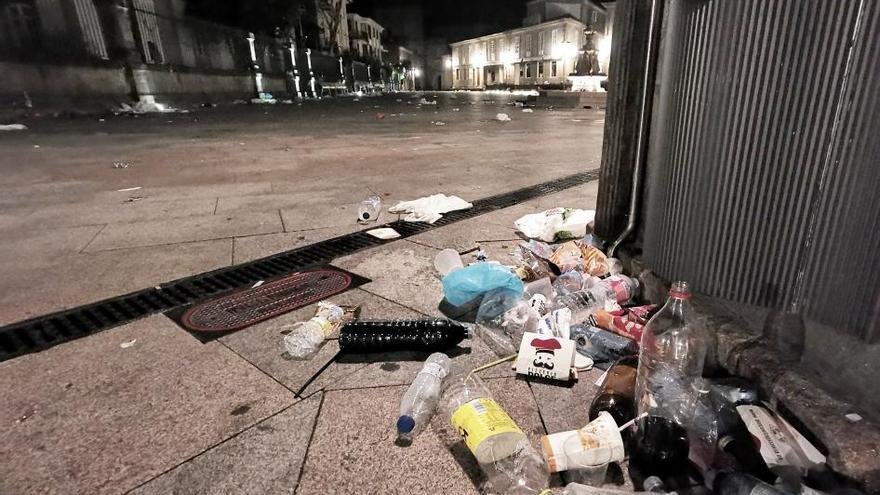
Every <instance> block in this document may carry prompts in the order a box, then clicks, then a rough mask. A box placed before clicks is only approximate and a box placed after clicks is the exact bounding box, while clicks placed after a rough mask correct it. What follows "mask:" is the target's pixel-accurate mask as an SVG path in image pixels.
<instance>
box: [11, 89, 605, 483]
mask: <svg viewBox="0 0 880 495" xmlns="http://www.w3.org/2000/svg"><path fill="white" fill-rule="evenodd" d="M452 96H455V97H456V98H458V99H459V100H460V101H457V102H453V101H450V100H449V98H451V97H452ZM452 96H451V95H441V101H442V105H441V106H442V108H441V109H440V110H436V111H438V112H439V113H438V114H434V113H432V112H433V111H435V110H432V109H425V108H422V109H417V108H416V107H415V106H414V105H407V104H406V101H403V102H396V101H395V99H394V98H393V97H390V98H385V99H376V100H372V99H364V100H362V101H361V102H351V101H349V102H311V103H309V104H306V105H304V106H303V107H301V108H300V109H299V110H298V109H297V108H286V109H285V108H271V109H266V110H265V111H266V112H269V114H268V115H267V114H264V113H263V109H262V108H260V109H254V108H242V109H240V110H235V113H223V112H221V111H219V110H218V112H217V114H213V113H208V114H202V113H194V114H188V115H186V116H182V115H170V116H165V115H163V116H158V117H157V116H150V117H145V118H143V120H144V121H145V122H146V123H139V122H136V121H134V120H133V119H131V118H124V119H122V118H118V119H117V121H114V125H112V126H109V125H108V126H106V127H107V130H101V131H94V132H105V133H106V134H102V135H96V134H94V132H91V131H90V130H89V126H92V127H94V128H102V129H103V127H102V126H104V125H105V124H107V123H108V122H110V120H112V118H108V120H107V121H105V122H102V123H98V122H89V123H84V124H82V125H78V126H73V125H72V124H69V123H67V122H49V123H43V124H41V123H39V122H38V123H30V125H31V127H32V129H34V132H32V133H28V134H24V135H19V136H17V137H15V138H10V137H6V136H4V137H3V143H2V145H4V146H5V147H6V148H9V149H10V150H11V151H10V153H7V154H6V156H5V157H3V158H0V168H2V169H3V170H4V173H5V174H6V176H7V178H8V180H6V181H4V184H3V185H2V186H0V190H2V191H3V194H0V231H2V232H3V233H4V234H5V235H3V236H2V237H0V261H2V266H3V270H4V272H3V273H4V277H3V278H2V281H0V285H2V287H3V290H2V291H0V294H2V296H0V315H2V323H4V324H5V323H11V322H13V321H16V320H20V319H22V318H26V317H29V316H34V315H39V314H42V313H45V312H47V311H52V310H58V309H62V308H65V307H70V306H74V305H77V304H82V303H85V302H90V301H94V300H97V299H100V298H102V297H108V296H113V295H116V294H119V293H122V292H126V291H131V290H136V289H139V288H143V287H148V286H150V285H154V284H156V283H160V282H165V281H168V280H170V279H173V278H176V277H181V276H186V275H190V274H193V273H198V272H201V271H205V270H210V269H214V268H217V267H221V266H226V265H229V264H230V263H240V262H243V261H247V260H250V259H254V258H258V257H262V256H266V255H270V254H274V253H276V252H279V251H281V250H287V249H291V248H293V247H296V246H299V245H304V244H308V243H311V242H315V241H317V240H320V239H323V238H328V237H332V236H335V235H339V234H341V233H345V232H349V231H353V230H357V229H359V228H360V227H359V226H357V225H356V224H354V223H353V222H352V221H351V219H352V218H353V216H354V215H353V210H354V208H355V207H356V206H355V204H356V201H357V200H360V199H361V197H362V196H365V195H366V194H368V193H369V189H372V190H375V191H376V192H379V193H381V194H383V195H385V194H387V196H385V197H386V198H387V201H388V202H392V201H395V200H398V199H412V198H414V197H417V196H421V195H425V194H430V193H434V192H446V193H448V194H460V195H462V196H463V197H465V198H466V199H476V198H479V197H483V196H488V195H491V194H495V193H498V192H503V191H508V190H511V189H515V188H517V187H522V186H525V185H529V184H532V183H536V182H541V181H544V180H549V179H551V178H554V177H560V176H563V175H567V174H570V173H573V172H577V171H583V170H586V169H590V168H596V166H597V165H598V160H599V154H600V147H601V145H600V136H601V119H602V115H601V114H600V113H597V112H590V111H586V110H567V111H554V112H548V111H544V110H537V111H536V112H535V113H533V114H520V113H518V112H517V110H516V109H515V108H513V107H508V106H504V103H503V102H499V101H495V99H496V98H500V97H496V96H490V95H483V94H466V95H452ZM402 98H404V99H405V98H406V97H405V96H404V97H402ZM483 100H489V101H492V103H488V102H484V101H483ZM470 102H473V103H474V105H469V104H468V103H470ZM373 105H379V106H380V107H383V109H382V111H384V112H386V113H388V114H390V113H394V112H400V111H402V110H403V109H407V112H408V113H410V114H413V113H415V114H417V116H412V115H409V116H405V117H403V118H402V119H410V120H409V121H407V120H403V121H401V122H389V119H393V118H395V117H386V119H385V120H381V121H376V120H375V117H374V116H373V113H375V112H376V111H377V110H376V109H373V108H372V106H373ZM458 106H461V107H462V110H461V111H460V112H454V113H453V112H452V111H451V108H457V107H458ZM483 107H485V108H483ZM389 108H393V110H392V109H389ZM360 110H364V113H363V114H361V113H360ZM504 110H506V111H508V112H509V113H511V115H512V118H513V119H514V120H513V122H511V123H508V124H498V123H495V122H491V121H490V120H489V119H490V118H491V116H492V115H494V113H495V112H497V111H504ZM296 111H301V112H302V113H303V115H305V116H307V117H308V116H311V117H312V118H313V120H314V122H303V118H302V116H294V115H293V114H294V112H296ZM229 112H232V111H231V110H230V111H229ZM273 112H274V114H273ZM321 112H326V113H325V114H326V115H332V116H333V118H332V119H330V122H329V123H328V122H322V121H320V118H319V116H320V115H322V113H321ZM420 112H421V113H420ZM273 115H274V116H273ZM435 115H439V116H440V117H439V118H442V119H443V120H445V121H447V122H448V124H449V125H447V126H444V127H441V128H435V127H434V126H431V124H430V123H429V122H430V120H431V119H437V118H438V117H436V116H435ZM575 116H577V118H576V119H573V117H575ZM233 118H234V119H238V120H236V121H235V122H230V119H233ZM533 118H534V120H532V121H528V120H527V119H533ZM159 119H161V120H159ZM165 119H167V120H174V121H175V122H181V119H187V121H188V122H189V121H191V120H192V119H200V121H201V122H190V124H192V125H186V126H183V125H181V126H179V127H176V128H172V127H171V126H174V124H167V123H166V122H165ZM572 120H579V121H580V122H572ZM583 120H588V121H589V122H583ZM245 124H247V125H250V126H252V129H250V130H245V131H243V130H242V129H245V128H247V126H246V125H245ZM355 124H356V125H355ZM41 125H43V126H44V127H43V128H42V129H41V127H40V126H41ZM346 126H354V127H352V128H351V129H349V130H346V129H347V127H346ZM376 126H379V127H384V129H379V130H377V129H376V128H375V127H376ZM476 131H481V132H479V133H478V132H476ZM123 138H124V139H123ZM575 138H577V139H575ZM239 140H240V142H245V143H246V144H245V145H239V144H238V143H239ZM40 143H42V144H40ZM33 144H40V148H33ZM7 145H8V146H7ZM248 146H253V147H254V148H256V149H253V150H248V151H244V150H243V149H242V148H247V147H248ZM286 146H291V147H293V148H295V149H296V153H294V152H291V151H285V150H284V147H286ZM116 159H129V160H133V161H134V164H133V165H132V166H131V167H129V168H127V169H113V168H112V166H111V164H112V161H113V160H116ZM137 185H142V186H143V189H142V190H138V191H134V192H126V193H117V192H116V189H122V188H125V187H134V186H137ZM596 189H597V183H595V182H593V183H589V184H586V185H584V186H580V187H577V188H573V189H569V190H566V191H563V192H560V193H557V194H553V195H548V196H544V197H541V198H537V199H535V200H532V201H528V202H526V203H522V204H519V205H516V206H514V207H511V208H507V209H504V210H500V211H496V212H493V213H490V214H486V215H482V216H479V217H476V218H473V219H470V220H466V221H462V222H458V223H455V224H451V225H449V226H446V227H442V228H438V229H435V230H432V231H429V232H426V233H423V234H421V235H418V236H414V237H412V238H409V239H406V240H399V241H395V242H392V243H389V244H386V245H383V246H380V247H377V248H374V249H371V250H367V251H363V252H360V253H356V254H354V255H351V256H348V257H345V258H339V259H337V260H335V261H334V264H336V265H338V266H340V267H342V268H345V269H347V270H350V271H352V272H354V273H357V274H360V275H363V276H366V277H369V278H371V279H372V282H371V283H369V284H366V285H364V286H362V287H360V288H358V289H354V290H351V291H348V292H346V293H344V294H342V295H340V296H339V297H336V298H332V300H333V301H334V302H337V303H340V304H360V305H361V306H362V309H363V311H362V315H363V317H365V318H400V317H422V316H434V315H438V314H439V312H438V311H437V305H438V303H439V302H440V299H441V298H442V293H441V290H440V284H439V280H438V278H437V276H436V274H435V273H434V270H433V266H432V261H433V257H434V255H435V254H436V253H437V252H439V250H440V249H442V248H446V247H453V248H456V249H459V250H460V251H464V250H467V249H470V248H472V247H475V246H476V244H477V243H479V244H480V245H481V246H482V247H484V248H485V249H486V250H487V251H488V253H489V254H490V256H491V257H493V258H495V259H498V260H500V261H502V262H504V261H505V260H507V259H509V255H510V254H509V253H510V252H511V251H512V250H513V248H514V247H515V245H516V243H517V241H518V238H517V236H516V234H515V232H514V228H513V220H514V219H515V218H517V217H518V216H520V215H522V214H524V213H528V212H534V211H540V210H543V209H546V208H549V207H552V206H559V205H565V206H577V207H583V208H592V207H594V204H595V196H596ZM130 195H141V196H144V197H145V198H144V199H143V200H139V201H135V202H131V203H125V202H123V201H124V200H125V199H126V198H127V197H129V196H130ZM313 312H314V306H309V307H305V308H302V309H300V310H297V311H294V312H291V313H289V314H287V315H284V316H281V317H278V318H275V319H273V320H269V321H266V322H263V323H260V324H258V325H255V326H252V327H249V328H246V329H244V330H241V331H239V332H236V333H233V334H230V335H227V336H224V337H222V338H220V339H218V340H216V341H213V342H210V343H207V344H202V343H201V342H199V341H197V340H196V339H195V338H193V337H192V336H190V335H189V334H188V333H186V332H184V331H182V330H181V329H180V328H178V327H177V326H176V325H175V324H174V323H172V322H171V321H170V320H168V319H167V318H165V317H164V316H161V315H158V316H152V317H149V318H145V319H141V320H138V321H135V322H132V323H130V324H127V325H124V326H121V327H117V328H113V329H110V330H107V331H104V332H101V333H98V334H95V335H92V336H89V337H85V338H82V339H79V340H75V341H73V342H69V343H66V344H63V345H60V346H57V347H54V348H51V349H49V350H46V351H43V352H40V353H37V354H31V355H26V356H22V357H19V358H16V359H13V360H10V361H5V362H2V363H0V390H2V391H3V396H4V400H3V401H0V425H2V428H0V493H2V494H30V493H64V494H68V493H87V494H95V493H138V494H153V493H155V494H159V493H162V494H166V493H181V494H191V493H212V494H213V493H224V494H226V493H248V494H254V493H298V494H312V493H315V494H317V493H320V494H328V493H340V494H341V493H389V494H394V493H401V494H403V493H406V494H419V493H437V492H438V491H441V490H442V491H444V492H446V493H456V494H457V493H478V487H479V485H480V483H481V482H482V479H481V474H480V472H479V469H478V468H477V466H476V465H475V464H474V461H473V459H472V458H471V457H470V455H469V453H468V452H467V451H466V449H465V448H464V447H463V444H462V443H461V442H460V441H459V440H458V438H457V437H456V436H455V435H454V434H453V432H452V431H451V429H450V428H449V427H448V426H447V425H446V422H445V418H440V417H436V418H435V420H434V421H433V423H432V426H431V428H429V429H427V430H426V431H425V432H424V433H423V434H422V435H420V436H419V437H418V438H417V439H416V441H415V442H414V444H413V445H412V446H410V447H407V448H403V447H396V446H395V445H394V436H395V435H394V429H393V425H394V420H395V419H396V415H397V408H398V406H399V400H400V396H401V395H402V393H403V391H404V390H405V389H406V386H407V384H409V383H410V382H411V381H412V379H413V378H414V377H415V374H416V373H417V371H418V370H419V369H420V368H421V364H422V361H423V360H424V358H425V357H426V356H425V355H423V354H418V353H394V354H380V355H354V356H346V357H342V358H339V359H335V360H334V357H335V355H336V352H337V350H338V346H337V344H336V341H335V339H331V340H330V341H328V342H327V343H326V345H325V346H324V347H323V349H322V350H321V352H319V353H318V355H317V356H315V357H314V358H312V359H311V360H309V361H292V360H288V359H285V356H284V352H283V346H282V338H283V333H282V332H283V327H284V325H286V324H289V323H292V322H295V321H300V320H303V319H307V318H309V317H310V316H311V315H312V314H313ZM121 344H126V345H125V346H122V345H121ZM492 359H494V355H493V354H492V353H491V352H490V351H489V350H488V348H486V346H485V345H484V344H482V343H481V342H480V341H479V340H470V341H466V342H464V343H463V344H462V345H461V346H460V349H459V350H458V352H456V353H455V357H454V359H453V362H454V363H455V365H456V366H459V367H461V368H469V367H474V366H478V365H480V364H483V363H486V362H488V361H490V360H492ZM483 376H484V378H486V379H487V382H488V385H489V387H490V388H491V389H492V391H493V393H495V394H496V397H497V398H498V399H499V402H500V403H501V404H502V405H503V406H504V407H505V408H506V409H507V411H508V412H509V413H510V414H511V416H513V418H514V419H515V420H516V421H517V422H518V423H519V424H520V426H521V427H522V428H523V430H524V431H526V432H527V433H528V434H529V435H530V437H531V438H532V440H533V442H534V441H536V439H537V437H538V436H540V435H542V434H544V433H546V432H548V431H549V432H553V431H560V430H563V429H571V428H574V427H576V426H580V425H582V424H583V423H584V422H585V419H586V410H587V407H588V404H589V401H590V400H591V398H592V394H593V391H594V388H595V385H594V382H595V381H596V379H597V378H598V376H599V372H593V371H591V372H586V373H583V374H582V375H581V379H580V382H579V383H578V384H577V385H576V386H575V387H574V388H571V389H566V388H560V387H552V386H548V385H538V384H530V383H528V382H525V381H521V380H517V379H515V378H514V376H513V373H512V371H511V370H510V369H509V368H507V367H505V366H501V367H496V368H493V369H490V370H487V371H485V372H483ZM536 445H537V444H536ZM554 483H555V484H556V485H557V486H558V485H560V483H561V480H559V479H555V480H554Z"/></svg>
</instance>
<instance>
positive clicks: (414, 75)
mask: <svg viewBox="0 0 880 495" xmlns="http://www.w3.org/2000/svg"><path fill="white" fill-rule="evenodd" d="M411 74H412V84H413V91H415V90H416V78H417V77H419V76H421V75H422V71H421V70H419V69H418V68H413V70H412V71H411Z"/></svg>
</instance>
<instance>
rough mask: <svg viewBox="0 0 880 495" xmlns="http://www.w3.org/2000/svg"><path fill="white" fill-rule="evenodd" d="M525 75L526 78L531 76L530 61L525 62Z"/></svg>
mask: <svg viewBox="0 0 880 495" xmlns="http://www.w3.org/2000/svg"><path fill="white" fill-rule="evenodd" d="M526 77H527V78H529V77H532V64H531V63H528V64H526Z"/></svg>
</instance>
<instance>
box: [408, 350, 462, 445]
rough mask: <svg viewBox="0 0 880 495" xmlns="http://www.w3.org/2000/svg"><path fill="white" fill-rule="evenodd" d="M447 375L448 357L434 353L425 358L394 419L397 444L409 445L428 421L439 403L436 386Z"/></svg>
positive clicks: (438, 385)
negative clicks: (398, 414) (395, 421)
mask: <svg viewBox="0 0 880 495" xmlns="http://www.w3.org/2000/svg"><path fill="white" fill-rule="evenodd" d="M448 374H449V357H448V356H446V354H443V353H442V352H435V353H434V354H431V355H430V356H428V359H427V360H426V361H425V365H424V366H423V367H422V370H421V371H419V374H418V375H417V376H416V379H415V380H413V382H412V385H410V386H409V388H408V389H407V391H406V393H405V394H403V399H402V400H401V401H400V416H399V417H398V418H397V438H398V440H399V441H400V442H403V443H409V442H411V441H412V439H413V437H415V436H416V435H418V434H419V433H420V432H421V431H422V430H423V429H424V428H425V426H426V425H427V424H428V422H430V421H431V416H433V415H434V410H435V409H436V407H437V402H438V401H439V400H440V386H441V385H442V383H443V379H444V378H445V377H446V375H448Z"/></svg>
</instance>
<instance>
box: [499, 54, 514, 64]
mask: <svg viewBox="0 0 880 495" xmlns="http://www.w3.org/2000/svg"><path fill="white" fill-rule="evenodd" d="M514 62H516V55H515V54H514V53H513V52H512V51H509V50H505V51H503V52H501V63H503V64H506V65H510V64H513V63H514Z"/></svg>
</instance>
